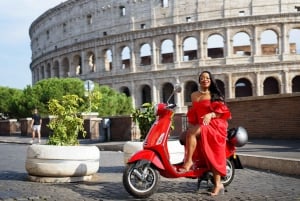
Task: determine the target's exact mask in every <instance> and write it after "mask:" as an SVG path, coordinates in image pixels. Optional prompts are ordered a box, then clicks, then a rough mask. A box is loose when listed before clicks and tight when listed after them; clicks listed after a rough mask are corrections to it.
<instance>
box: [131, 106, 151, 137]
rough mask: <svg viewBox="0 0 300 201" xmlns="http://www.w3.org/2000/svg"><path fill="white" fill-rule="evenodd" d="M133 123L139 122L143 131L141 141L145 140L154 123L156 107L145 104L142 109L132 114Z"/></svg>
mask: <svg viewBox="0 0 300 201" xmlns="http://www.w3.org/2000/svg"><path fill="white" fill-rule="evenodd" d="M131 115H132V117H133V121H135V122H137V123H138V125H139V128H140V131H141V139H142V140H143V139H145V138H146V136H147V133H148V131H149V130H150V128H151V126H152V124H153V123H154V121H155V119H156V116H155V114H154V105H153V104H152V103H144V104H143V105H142V107H141V108H138V109H135V110H134V111H133V112H132V114H131Z"/></svg>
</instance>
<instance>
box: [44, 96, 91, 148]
mask: <svg viewBox="0 0 300 201" xmlns="http://www.w3.org/2000/svg"><path fill="white" fill-rule="evenodd" d="M82 103H83V99H81V98H79V97H78V96H77V95H65V96H63V97H62V99H61V100H57V99H51V100H50V101H49V104H48V107H49V113H50V114H52V115H54V116H55V118H54V119H53V120H51V122H50V123H49V124H48V126H49V128H50V129H52V130H53V133H52V134H51V135H50V137H49V140H48V142H47V144H49V145H78V144H79V141H78V133H79V132H82V133H83V136H84V137H85V135H86V131H85V130H84V126H83V123H84V120H83V118H82V117H80V116H79V113H80V111H79V108H80V105H81V104H82Z"/></svg>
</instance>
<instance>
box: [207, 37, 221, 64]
mask: <svg viewBox="0 0 300 201" xmlns="http://www.w3.org/2000/svg"><path fill="white" fill-rule="evenodd" d="M207 56H208V57H210V58H223V57H224V37H223V35H221V34H219V33H214V34H211V35H209V36H208V38H207Z"/></svg>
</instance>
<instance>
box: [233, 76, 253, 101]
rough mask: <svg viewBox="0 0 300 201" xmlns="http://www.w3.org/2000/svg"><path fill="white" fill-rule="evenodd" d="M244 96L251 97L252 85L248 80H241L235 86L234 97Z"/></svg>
mask: <svg viewBox="0 0 300 201" xmlns="http://www.w3.org/2000/svg"><path fill="white" fill-rule="evenodd" d="M245 96H252V85H251V82H250V81H249V80H248V79H246V78H241V79H239V80H238V81H237V82H236V84H235V97H245Z"/></svg>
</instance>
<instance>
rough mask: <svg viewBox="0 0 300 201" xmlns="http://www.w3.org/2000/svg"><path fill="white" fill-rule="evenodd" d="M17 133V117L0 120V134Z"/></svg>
mask: <svg viewBox="0 0 300 201" xmlns="http://www.w3.org/2000/svg"><path fill="white" fill-rule="evenodd" d="M16 133H17V119H6V120H0V135H12V134H16Z"/></svg>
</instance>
